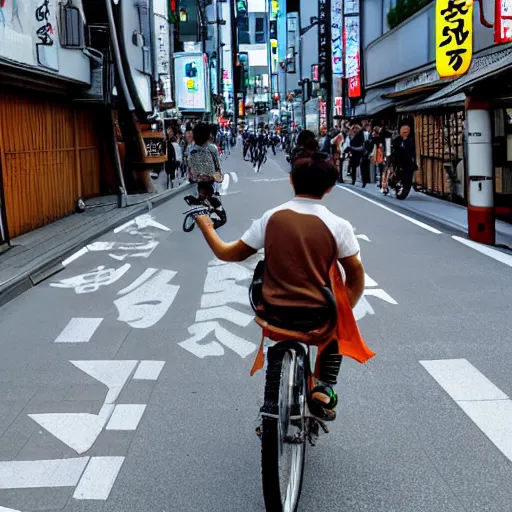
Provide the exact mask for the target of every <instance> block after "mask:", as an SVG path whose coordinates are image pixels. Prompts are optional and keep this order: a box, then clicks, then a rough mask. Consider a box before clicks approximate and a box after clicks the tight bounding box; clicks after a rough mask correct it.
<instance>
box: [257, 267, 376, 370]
mask: <svg viewBox="0 0 512 512" xmlns="http://www.w3.org/2000/svg"><path fill="white" fill-rule="evenodd" d="M329 279H330V282H331V289H332V290H333V292H334V297H335V299H336V309H337V316H338V321H337V324H336V327H335V328H334V329H332V328H329V327H328V326H326V327H324V328H322V329H318V330H316V331H311V332H308V333H303V332H296V331H289V330H286V329H280V328H278V327H274V326H272V325H269V324H268V322H266V321H265V320H263V319H261V318H259V317H256V323H258V325H260V326H261V328H262V330H263V334H262V339H261V344H260V348H259V350H258V353H257V354H256V359H255V360H254V364H253V367H252V370H251V376H252V375H254V374H255V373H256V372H257V371H258V370H261V369H262V368H263V366H264V364H265V354H264V351H263V347H264V344H265V338H268V339H270V340H272V341H276V342H279V341H291V340H294V341H299V342H301V343H305V344H308V345H317V346H318V349H319V355H320V353H321V352H322V350H323V348H325V347H326V346H327V345H328V344H330V343H331V342H332V341H333V340H334V339H336V340H337V341H338V353H339V354H341V355H343V356H346V357H350V358H352V359H354V360H356V361H357V362H358V363H366V361H368V360H370V359H371V358H372V357H373V356H374V355H375V352H373V351H372V350H370V348H368V346H367V345H366V343H365V342H364V340H363V337H362V336H361V333H360V332H359V327H358V326H357V322H356V319H355V317H354V312H353V311H352V307H351V305H350V300H349V298H348V294H347V289H346V287H345V284H344V283H343V278H342V276H341V272H340V268H339V266H338V261H334V263H333V265H332V266H331V269H330V272H329Z"/></svg>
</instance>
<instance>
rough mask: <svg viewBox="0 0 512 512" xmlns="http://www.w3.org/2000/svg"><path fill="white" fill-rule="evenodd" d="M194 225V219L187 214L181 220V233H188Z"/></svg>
mask: <svg viewBox="0 0 512 512" xmlns="http://www.w3.org/2000/svg"><path fill="white" fill-rule="evenodd" d="M195 225H196V219H194V216H193V215H192V214H191V213H189V214H188V215H187V216H186V217H185V219H184V220H183V231H185V233H190V232H191V231H192V230H193V229H194V227H195Z"/></svg>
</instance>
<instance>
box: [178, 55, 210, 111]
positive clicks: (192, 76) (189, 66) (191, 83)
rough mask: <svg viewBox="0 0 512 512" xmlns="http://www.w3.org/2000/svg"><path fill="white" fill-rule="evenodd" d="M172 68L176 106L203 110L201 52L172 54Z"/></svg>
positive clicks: (204, 92)
mask: <svg viewBox="0 0 512 512" xmlns="http://www.w3.org/2000/svg"><path fill="white" fill-rule="evenodd" d="M174 69H175V89H176V104H177V106H178V108H179V109H182V110H192V111H195V112H204V111H205V110H206V87H205V71H204V60H203V56H202V54H198V53H197V54H179V53H176V54H174Z"/></svg>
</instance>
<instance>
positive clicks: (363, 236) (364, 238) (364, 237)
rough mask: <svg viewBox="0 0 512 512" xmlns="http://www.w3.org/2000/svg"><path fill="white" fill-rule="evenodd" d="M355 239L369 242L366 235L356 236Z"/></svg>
mask: <svg viewBox="0 0 512 512" xmlns="http://www.w3.org/2000/svg"><path fill="white" fill-rule="evenodd" d="M356 238H360V239H361V240H364V241H365V242H371V240H370V239H369V238H368V237H367V236H366V235H356Z"/></svg>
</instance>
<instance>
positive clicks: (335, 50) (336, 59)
mask: <svg viewBox="0 0 512 512" xmlns="http://www.w3.org/2000/svg"><path fill="white" fill-rule="evenodd" d="M331 39H332V45H331V47H332V72H333V74H334V75H343V14H342V11H341V0H331Z"/></svg>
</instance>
